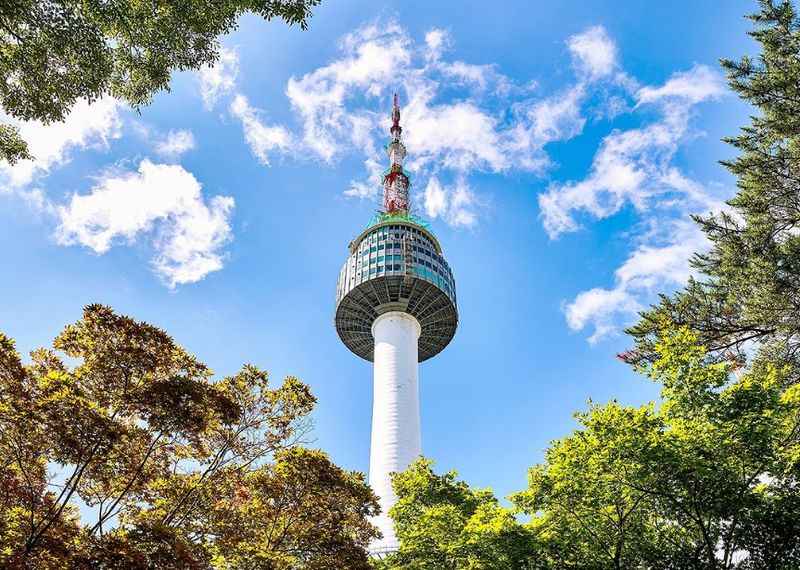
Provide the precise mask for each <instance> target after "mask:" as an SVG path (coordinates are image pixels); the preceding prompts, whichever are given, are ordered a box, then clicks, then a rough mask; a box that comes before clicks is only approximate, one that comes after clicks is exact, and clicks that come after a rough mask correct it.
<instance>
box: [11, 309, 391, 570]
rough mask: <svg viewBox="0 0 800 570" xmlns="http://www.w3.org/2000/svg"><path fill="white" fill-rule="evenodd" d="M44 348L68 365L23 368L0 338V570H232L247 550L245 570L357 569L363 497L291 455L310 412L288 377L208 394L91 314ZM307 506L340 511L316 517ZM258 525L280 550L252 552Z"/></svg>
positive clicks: (134, 338) (138, 338) (212, 385)
mask: <svg viewBox="0 0 800 570" xmlns="http://www.w3.org/2000/svg"><path fill="white" fill-rule="evenodd" d="M53 346H54V348H55V350H57V351H61V352H63V353H64V354H65V355H66V356H67V357H69V358H70V359H72V360H74V361H76V362H77V364H76V365H75V366H73V367H69V366H67V365H66V364H65V363H64V362H63V361H62V360H61V358H60V357H59V355H58V354H57V353H56V352H55V351H53V350H44V349H39V350H36V351H34V352H33V353H32V354H31V363H30V364H28V365H23V364H22V362H21V359H20V357H19V355H18V354H17V353H16V351H15V349H14V345H13V342H12V341H11V340H10V339H8V338H7V337H5V336H3V335H1V334H0V458H2V463H0V479H1V480H2V481H3V482H4V483H5V484H4V485H3V486H2V490H1V491H0V530H1V531H2V532H0V565H5V566H9V567H12V568H13V567H25V568H28V567H31V568H32V567H35V568H63V567H75V568H120V567H125V568H142V569H144V568H153V567H158V568H170V567H174V568H185V567H192V568H210V567H220V568H226V569H228V568H230V569H233V568H240V567H245V564H244V563H241V560H242V559H241V557H239V558H237V557H236V556H235V555H232V554H230V553H231V552H233V553H235V552H246V551H248V549H253V550H256V549H257V550H258V552H259V558H258V560H263V561H264V562H263V563H261V564H260V565H256V564H254V563H253V562H252V561H250V562H248V565H247V566H246V567H248V568H253V567H259V568H303V567H307V568H324V567H330V568H332V567H336V564H334V563H332V562H331V561H333V560H346V561H350V560H355V559H357V558H358V557H359V556H361V558H362V560H363V559H364V556H365V554H364V552H365V550H364V549H365V547H366V545H367V543H368V542H369V540H370V538H371V537H372V536H374V534H375V533H376V531H375V530H374V528H373V527H371V526H370V525H369V524H368V522H367V517H368V516H369V515H371V514H374V512H376V511H377V509H378V507H377V502H376V499H375V497H374V495H373V494H372V492H371V491H370V490H369V488H368V486H367V485H366V483H365V482H364V480H363V476H362V475H360V474H356V473H349V472H346V471H342V470H341V469H339V468H338V467H336V466H335V465H333V464H332V463H331V462H330V460H328V458H327V457H326V456H325V455H324V454H322V453H321V452H314V451H309V450H304V449H302V448H299V447H297V444H298V443H299V442H300V440H301V439H302V437H303V435H304V434H305V433H306V430H307V427H308V420H307V418H308V414H309V413H310V412H311V410H312V409H313V405H314V402H315V400H314V397H313V395H312V394H311V393H310V391H309V389H308V387H307V386H305V385H304V384H302V383H301V382H299V381H298V380H297V379H294V378H291V377H290V378H287V379H286V380H285V381H284V383H283V384H282V385H281V386H278V387H275V388H272V387H270V385H269V379H268V375H267V374H266V373H265V372H263V371H261V370H259V369H257V368H255V367H253V366H245V367H244V368H243V369H242V370H241V371H240V372H239V373H238V374H236V375H234V376H231V377H228V378H225V379H223V380H221V381H218V382H213V381H212V380H211V376H212V373H211V371H210V370H209V369H208V368H207V367H206V366H205V365H204V364H202V363H201V362H200V361H198V360H197V359H196V358H195V357H194V356H192V355H190V354H188V353H187V352H186V351H185V350H184V349H183V348H181V347H180V346H178V345H177V344H176V343H175V342H174V341H173V340H172V338H170V337H169V336H168V335H167V334H166V333H165V332H164V331H162V330H160V329H158V328H156V327H153V326H151V325H148V324H146V323H141V322H137V321H134V320H133V319H131V318H128V317H124V316H120V315H117V314H116V313H114V312H113V311H112V310H111V309H110V308H108V307H104V306H101V305H91V306H88V307H86V309H85V310H84V315H83V318H82V319H81V320H80V321H78V322H77V323H75V324H72V325H69V326H67V327H66V328H65V329H64V331H63V332H62V333H61V334H60V335H59V336H58V337H57V338H56V339H55V341H54V343H53ZM223 491H224V492H223ZM248 497H253V498H252V499H251V500H248V499H247V498H248ZM312 498H313V501H316V505H317V508H318V509H319V508H320V506H321V505H326V506H330V505H334V504H336V505H338V508H339V510H338V511H335V512H331V513H330V514H328V516H327V517H324V516H319V512H318V511H313V510H312V509H311V506H312V502H313V501H312ZM76 501H80V502H81V503H83V504H84V505H86V506H87V507H88V508H89V509H91V511H92V512H93V513H94V516H95V519H94V520H81V519H80V517H79V516H78V512H77V504H78V503H77V502H76ZM312 512H314V513H315V515H317V516H315V517H314V518H313V519H311V520H305V522H304V523H302V524H301V523H299V521H300V520H302V519H303V518H304V517H306V516H307V515H308V514H310V513H312ZM254 513H257V514H258V516H257V517H255V518H253V517H252V515H253V514H254ZM223 515H224V516H227V517H231V518H234V517H239V520H240V522H243V521H247V522H248V527H247V528H248V530H249V532H245V531H244V526H243V525H240V527H239V528H235V527H234V526H232V525H230V526H224V525H223V526H220V520H221V517H222V516H223ZM275 521H280V524H278V522H275ZM269 525H273V526H277V527H278V528H280V529H281V535H280V539H279V540H278V539H276V540H274V541H268V542H264V541H263V540H262V539H260V538H259V533H266V532H267V530H268V529H269V528H270V526H269ZM314 533H317V534H316V536H324V537H325V539H326V542H324V543H321V544H313V543H312V541H311V540H310V539H309V536H315V534H314ZM287 552H288V554H287ZM270 557H272V558H270ZM281 557H283V558H281ZM292 557H293V558H292ZM289 559H291V560H294V561H295V562H292V563H289V562H285V563H284V564H283V565H281V564H279V563H278V562H277V561H278V560H289ZM267 560H269V562H267ZM320 561H326V562H320ZM223 562H224V563H223ZM326 563H327V564H328V565H327V566H326V565H325V564H326ZM354 567H356V566H354Z"/></svg>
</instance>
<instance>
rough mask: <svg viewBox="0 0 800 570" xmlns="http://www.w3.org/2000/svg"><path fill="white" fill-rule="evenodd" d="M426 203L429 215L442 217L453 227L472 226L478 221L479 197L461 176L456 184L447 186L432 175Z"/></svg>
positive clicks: (425, 199) (426, 189)
mask: <svg viewBox="0 0 800 570" xmlns="http://www.w3.org/2000/svg"><path fill="white" fill-rule="evenodd" d="M424 205H425V213H426V214H427V215H428V216H429V217H431V218H440V219H442V220H444V221H445V222H446V223H448V224H449V225H451V226H453V227H462V228H470V227H473V226H474V225H475V224H476V223H477V221H478V218H477V214H476V212H475V210H476V207H477V206H478V205H479V203H478V199H477V198H476V196H475V194H474V193H473V192H472V189H470V187H469V185H468V184H467V182H466V181H465V180H464V179H463V178H461V177H460V178H458V179H457V180H456V183H455V185H454V186H452V187H445V186H443V185H442V184H441V182H439V179H438V178H437V177H436V176H432V177H431V178H430V179H429V180H428V184H427V185H426V186H425V191H424Z"/></svg>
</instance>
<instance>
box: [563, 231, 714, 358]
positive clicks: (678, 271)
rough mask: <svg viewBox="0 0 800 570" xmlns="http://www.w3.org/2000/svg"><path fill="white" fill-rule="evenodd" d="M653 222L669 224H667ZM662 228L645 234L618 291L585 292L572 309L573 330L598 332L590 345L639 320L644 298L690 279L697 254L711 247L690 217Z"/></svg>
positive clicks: (621, 273) (623, 269)
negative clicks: (634, 320) (591, 327)
mask: <svg viewBox="0 0 800 570" xmlns="http://www.w3.org/2000/svg"><path fill="white" fill-rule="evenodd" d="M652 223H653V224H654V225H656V224H657V225H658V226H663V225H664V223H663V222H662V221H655V220H653V221H652ZM656 229H657V231H656V232H655V233H651V234H648V235H645V236H644V237H643V238H642V240H641V241H640V243H639V245H638V246H637V247H636V248H635V249H634V251H633V252H631V254H630V255H629V256H628V258H627V259H626V260H625V262H624V263H623V264H622V265H621V266H620V267H619V268H617V270H616V272H615V274H614V280H615V285H614V287H613V288H611V289H603V288H599V287H596V288H593V289H590V290H588V291H584V292H582V293H579V294H578V295H577V296H576V297H575V299H573V301H572V302H570V303H569V304H568V305H567V306H566V308H565V314H566V318H567V324H568V325H569V327H570V328H571V329H572V330H582V329H583V328H584V327H586V326H589V325H592V326H593V327H594V332H593V334H592V336H591V337H590V338H589V341H590V342H592V343H594V342H597V341H598V340H600V339H601V338H603V337H604V336H606V335H608V334H610V333H613V332H614V331H615V330H616V329H617V327H618V324H619V322H620V321H623V322H624V321H627V320H629V319H631V318H633V317H635V315H636V314H637V312H638V311H640V310H642V308H643V304H642V301H641V300H642V299H650V298H652V297H653V296H654V295H655V294H656V293H657V292H659V291H663V290H664V289H667V288H671V287H676V286H680V285H684V284H685V283H686V282H687V281H688V279H689V276H690V275H691V274H692V270H691V266H690V263H689V261H690V259H691V257H692V254H693V253H695V252H701V251H705V250H706V249H707V248H708V241H707V239H706V237H705V234H703V232H702V231H700V229H699V227H698V226H697V225H695V224H694V223H693V222H692V221H691V220H689V219H687V218H685V217H684V218H681V219H675V220H672V221H670V222H669V223H667V224H666V228H663V227H662V228H660V231H658V230H659V228H656Z"/></svg>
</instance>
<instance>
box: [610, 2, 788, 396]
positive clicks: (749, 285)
mask: <svg viewBox="0 0 800 570" xmlns="http://www.w3.org/2000/svg"><path fill="white" fill-rule="evenodd" d="M760 5H761V10H760V11H759V12H758V13H757V14H753V15H752V16H750V19H751V20H752V21H753V22H754V23H755V29H754V30H753V31H752V32H750V35H751V36H752V37H753V38H755V39H756V40H757V41H758V42H759V43H760V45H761V48H762V50H761V54H760V55H759V57H758V58H757V59H755V60H754V59H752V58H749V57H744V58H742V59H741V60H739V61H731V60H723V61H722V66H723V67H724V68H725V69H726V70H727V74H728V80H729V85H730V87H731V89H733V90H734V91H735V92H736V93H738V94H739V96H740V97H741V98H742V99H743V100H745V101H747V102H748V103H750V104H752V105H753V106H754V107H755V109H756V110H757V111H758V114H757V115H756V116H754V117H753V118H752V120H751V123H750V125H749V126H747V127H745V128H744V129H742V132H741V134H739V135H738V136H736V137H732V138H729V139H726V140H727V142H729V143H730V144H732V145H733V146H734V147H735V148H736V149H737V150H738V151H739V156H738V157H736V158H735V159H733V160H730V161H723V163H722V164H724V165H725V166H726V167H727V168H728V169H729V170H730V171H731V172H732V173H733V174H734V175H735V176H736V177H737V185H738V193H737V194H736V196H735V197H734V198H733V199H732V200H730V201H729V202H728V204H729V205H730V207H731V211H730V212H724V213H721V214H718V215H712V216H708V217H697V218H695V219H696V221H697V222H698V223H699V224H700V226H701V228H702V229H703V231H704V232H705V234H706V236H707V237H708V239H709V240H710V242H711V249H710V251H709V252H707V253H703V254H697V255H695V256H694V258H693V265H694V267H695V268H696V270H697V272H698V277H697V278H696V279H693V280H691V281H690V282H689V284H688V285H687V287H686V288H685V289H683V290H681V291H679V292H678V293H676V294H674V295H672V296H666V295H664V296H662V298H661V302H660V304H659V305H658V306H656V307H654V308H652V309H651V310H650V311H647V312H646V313H644V314H643V315H642V319H641V321H640V322H639V323H638V324H637V325H636V326H634V327H632V328H631V329H629V333H630V334H631V335H633V337H634V339H635V340H636V347H635V349H634V350H632V351H629V352H628V353H625V354H624V355H623V357H624V359H625V360H627V361H629V362H632V363H640V362H642V361H645V360H651V361H652V360H653V359H654V358H655V351H654V346H655V344H656V343H657V342H658V334H659V332H660V331H661V330H662V329H663V327H662V326H661V323H662V320H663V319H664V318H666V319H668V320H669V321H670V322H673V323H675V324H676V325H677V326H682V325H685V326H688V327H689V328H690V329H692V330H693V331H695V332H696V333H697V334H698V335H699V337H700V341H701V343H702V344H703V345H704V346H706V347H707V348H708V350H709V352H710V354H711V355H712V356H714V357H715V358H716V359H717V360H719V361H723V360H728V361H731V360H733V361H738V362H744V361H745V360H746V356H747V354H748V348H749V347H752V346H754V345H755V346H756V347H758V348H760V354H761V355H762V356H763V357H765V358H766V359H769V360H775V359H779V360H781V361H782V362H786V363H790V364H791V366H792V369H791V370H790V371H789V372H788V375H787V381H791V382H796V381H798V379H800V377H799V376H798V375H799V374H800V22H799V21H798V19H797V16H796V13H795V9H794V7H793V6H792V3H791V2H789V1H788V0H787V1H784V2H780V3H779V4H775V3H774V2H772V1H771V0H762V1H761V2H760Z"/></svg>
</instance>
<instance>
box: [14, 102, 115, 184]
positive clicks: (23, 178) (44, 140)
mask: <svg viewBox="0 0 800 570" xmlns="http://www.w3.org/2000/svg"><path fill="white" fill-rule="evenodd" d="M0 121H2V122H7V123H10V124H13V125H16V126H17V127H19V130H20V135H21V136H22V138H23V139H25V141H27V143H28V148H29V150H30V153H31V154H32V155H33V157H34V158H33V160H22V161H20V162H18V163H16V164H14V165H13V166H11V165H9V164H8V163H5V162H2V163H0V191H3V190H5V191H10V190H14V189H19V188H22V187H24V186H27V185H28V184H30V183H31V182H33V180H34V179H35V178H37V177H40V176H45V175H46V174H47V173H48V172H49V171H50V170H51V169H52V168H54V167H57V166H61V165H63V164H65V163H67V162H69V160H70V154H71V152H72V151H74V150H78V149H85V148H89V147H96V146H99V147H103V146H107V145H108V142H109V141H110V140H111V139H115V138H118V137H119V136H120V133H121V126H122V121H121V119H120V103H119V102H118V101H117V100H115V99H112V98H110V97H105V98H103V99H100V100H98V101H95V102H94V103H92V104H89V103H87V102H86V101H84V100H80V101H78V102H77V103H76V104H75V106H74V107H73V108H72V110H71V111H70V113H69V115H68V116H67V117H66V119H65V120H64V121H63V122H60V123H52V124H49V125H45V124H43V123H41V122H39V121H29V122H21V121H16V120H13V119H10V118H9V117H6V116H3V115H2V113H0Z"/></svg>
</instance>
